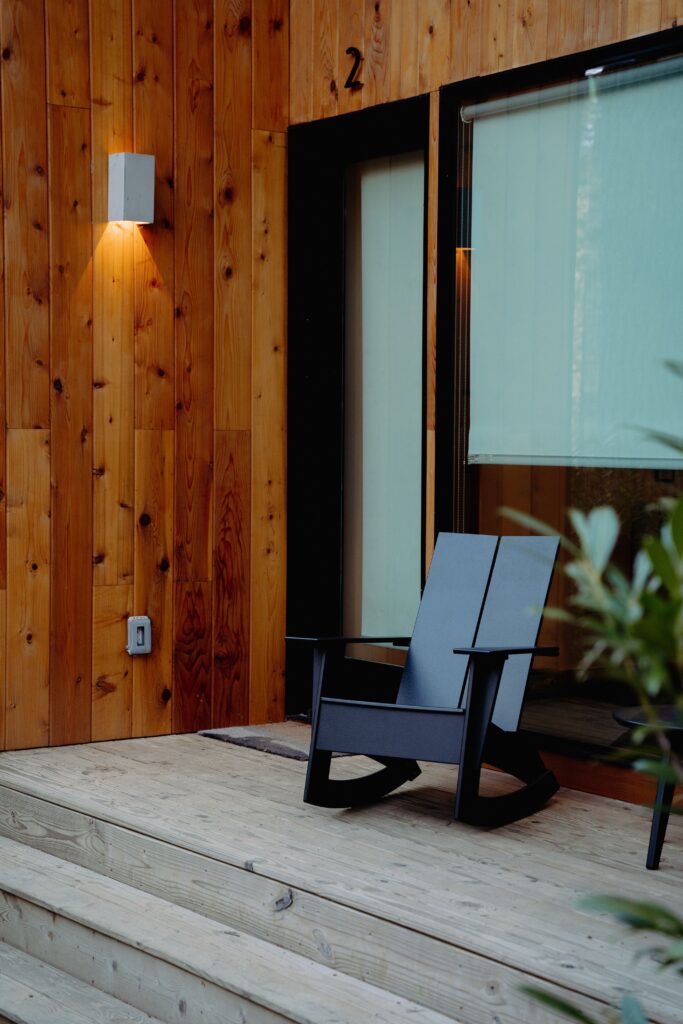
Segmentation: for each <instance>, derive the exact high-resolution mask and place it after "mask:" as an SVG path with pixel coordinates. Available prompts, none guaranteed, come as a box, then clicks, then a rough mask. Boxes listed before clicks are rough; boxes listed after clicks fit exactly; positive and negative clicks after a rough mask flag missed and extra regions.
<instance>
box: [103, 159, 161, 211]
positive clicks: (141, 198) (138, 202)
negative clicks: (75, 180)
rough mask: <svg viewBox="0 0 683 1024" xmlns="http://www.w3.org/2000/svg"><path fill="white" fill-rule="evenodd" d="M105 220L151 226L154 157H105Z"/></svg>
mask: <svg viewBox="0 0 683 1024" xmlns="http://www.w3.org/2000/svg"><path fill="white" fill-rule="evenodd" d="M108 219H109V220H119V221H120V220H128V221H134V222H135V223H136V224H151V223H152V221H153V220H154V157H153V156H147V155H146V154H144V153H110V154H109V217H108Z"/></svg>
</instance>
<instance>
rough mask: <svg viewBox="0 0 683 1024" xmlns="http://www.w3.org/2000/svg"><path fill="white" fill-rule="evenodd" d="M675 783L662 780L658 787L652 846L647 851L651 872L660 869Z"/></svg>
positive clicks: (647, 862) (653, 816) (648, 865)
mask: <svg viewBox="0 0 683 1024" xmlns="http://www.w3.org/2000/svg"><path fill="white" fill-rule="evenodd" d="M675 789H676V783H675V782H669V781H668V780H666V779H660V780H659V785H658V786H657V797H656V803H655V810H654V814H653V815H652V827H651V829H650V845H649V846H648V851H647V861H646V866H647V867H648V868H649V869H650V871H656V870H657V868H658V867H659V859H660V857H661V856H662V847H663V846H664V836H665V835H666V826H667V825H668V823H669V813H670V811H671V804H672V803H673V798H674V791H675Z"/></svg>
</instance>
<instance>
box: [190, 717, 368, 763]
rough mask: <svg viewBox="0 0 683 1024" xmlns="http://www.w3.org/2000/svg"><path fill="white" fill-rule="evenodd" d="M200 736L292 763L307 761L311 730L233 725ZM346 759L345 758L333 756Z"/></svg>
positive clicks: (297, 726) (291, 724)
mask: <svg viewBox="0 0 683 1024" xmlns="http://www.w3.org/2000/svg"><path fill="white" fill-rule="evenodd" d="M199 735H200V736H208V738H209V739H212V740H222V741H223V742H224V743H234V744H235V745H236V746H238V747H249V749H250V750H261V751H263V752H264V753H266V754H277V756H278V757H290V758H292V759H293V760H294V761H308V748H309V746H310V743H311V727H310V725H304V724H303V723H302V722H278V723H277V724H275V725H233V726H231V727H229V728H227V729H203V730H202V731H201V732H200V733H199ZM332 756H333V757H347V756H348V755H347V754H333V755H332Z"/></svg>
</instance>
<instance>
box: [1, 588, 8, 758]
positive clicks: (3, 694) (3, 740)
mask: <svg viewBox="0 0 683 1024" xmlns="http://www.w3.org/2000/svg"><path fill="white" fill-rule="evenodd" d="M6 722H7V591H6V590H0V750H6V749H7V731H6Z"/></svg>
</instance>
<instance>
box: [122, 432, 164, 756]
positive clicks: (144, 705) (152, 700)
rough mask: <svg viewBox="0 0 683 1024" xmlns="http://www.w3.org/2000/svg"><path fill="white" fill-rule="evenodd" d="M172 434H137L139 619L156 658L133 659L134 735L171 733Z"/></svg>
mask: <svg viewBox="0 0 683 1024" xmlns="http://www.w3.org/2000/svg"><path fill="white" fill-rule="evenodd" d="M173 477H174V452H173V431H171V430H136V432H135V524H136V525H135V577H134V607H135V614H136V615H149V617H150V619H151V620H152V653H151V654H149V655H145V656H144V657H143V656H139V657H136V658H134V659H133V721H132V735H133V736H151V735H157V734H159V733H165V732H170V731H171V717H172V710H171V709H172V705H171V695H172V690H173V565H172V558H173Z"/></svg>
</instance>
